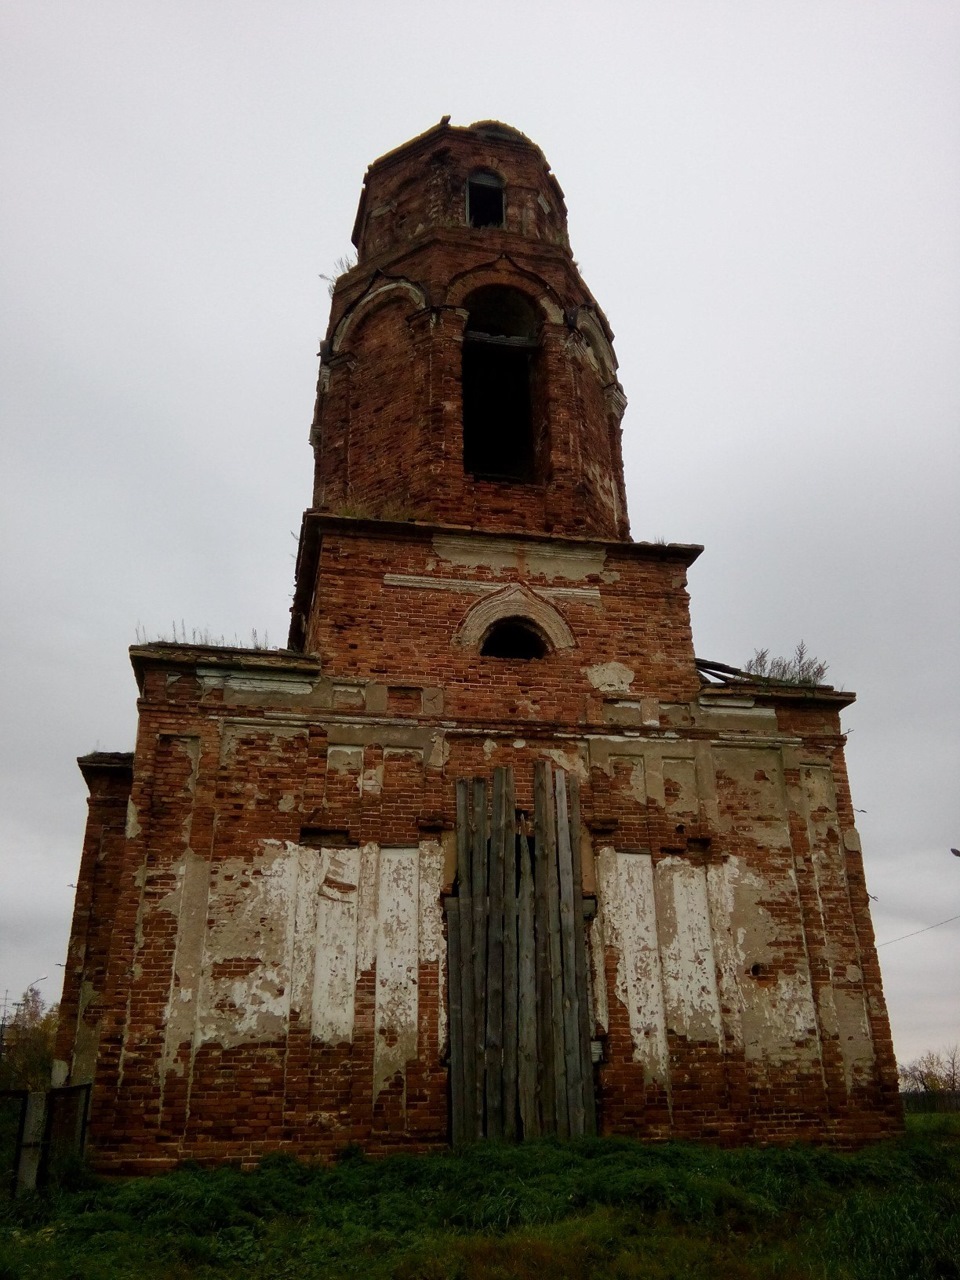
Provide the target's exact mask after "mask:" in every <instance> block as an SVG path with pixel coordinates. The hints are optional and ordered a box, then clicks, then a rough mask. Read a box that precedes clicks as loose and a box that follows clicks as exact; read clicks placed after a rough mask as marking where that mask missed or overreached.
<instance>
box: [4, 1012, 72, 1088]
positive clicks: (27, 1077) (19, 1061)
mask: <svg viewBox="0 0 960 1280" xmlns="http://www.w3.org/2000/svg"><path fill="white" fill-rule="evenodd" d="M57 1009H58V1006H57V1005H55V1004H54V1005H51V1006H50V1007H49V1008H48V1007H47V1006H46V1004H45V1003H44V1000H43V996H41V994H40V992H39V991H38V990H37V988H36V987H27V989H26V991H25V992H24V993H23V995H22V996H21V997H20V1000H19V1002H18V1004H17V1005H16V1010H17V1011H16V1013H15V1014H14V1015H13V1017H12V1018H11V1019H10V1021H9V1022H7V1024H6V1026H5V1027H4V1029H3V1041H2V1044H0V1089H32V1090H39V1089H46V1088H48V1087H49V1085H50V1071H51V1068H52V1067H53V1055H54V1045H55V1042H56V1036H57Z"/></svg>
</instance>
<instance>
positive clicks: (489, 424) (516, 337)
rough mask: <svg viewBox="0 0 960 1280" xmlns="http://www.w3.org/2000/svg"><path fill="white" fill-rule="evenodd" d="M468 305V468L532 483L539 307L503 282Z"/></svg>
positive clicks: (465, 385) (477, 294)
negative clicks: (533, 394)
mask: <svg viewBox="0 0 960 1280" xmlns="http://www.w3.org/2000/svg"><path fill="white" fill-rule="evenodd" d="M465 305H466V307H467V313H468V314H467V325H466V331H465V333H464V336H463V380H462V381H463V467H464V470H465V471H468V472H470V473H471V474H472V475H475V476H480V477H483V478H485V479H490V480H513V481H521V482H522V481H528V482H529V481H532V480H533V479H535V471H536V467H535V462H536V459H535V449H534V435H533V396H532V384H533V375H534V365H535V363H536V355H537V348H538V344H539V339H538V332H539V315H538V313H537V309H536V307H535V306H534V305H533V303H532V302H531V301H530V299H529V298H527V297H526V296H525V295H524V294H522V293H520V291H519V290H517V289H510V288H506V287H504V286H502V285H487V286H486V287H484V288H482V289H477V290H476V291H475V292H474V293H472V294H470V296H469V297H468V298H467V299H466V302H465Z"/></svg>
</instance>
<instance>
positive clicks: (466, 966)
mask: <svg viewBox="0 0 960 1280" xmlns="http://www.w3.org/2000/svg"><path fill="white" fill-rule="evenodd" d="M470 818H471V815H470V783H469V782H468V781H467V779H466V778H458V779H457V889H458V893H459V898H458V903H459V906H458V910H457V922H458V926H459V937H458V941H459V944H460V963H459V972H456V970H455V969H454V965H453V956H452V954H451V957H450V986H451V990H452V988H453V983H454V980H456V981H457V982H458V983H459V984H460V1007H461V1030H460V1035H461V1060H462V1063H463V1098H464V1102H463V1120H462V1141H463V1142H472V1141H473V1140H474V1139H475V1138H477V1137H479V1134H478V1132H477V1122H476V1113H477V1108H476V1105H475V1099H476V1096H477V1040H476V1016H475V1014H474V969H473V964H474V954H473V894H472V892H471V868H470V856H471V851H472V850H471V838H470V832H471V821H470ZM450 1034H451V1037H452V1035H453V1027H452V1023H451V1032H450Z"/></svg>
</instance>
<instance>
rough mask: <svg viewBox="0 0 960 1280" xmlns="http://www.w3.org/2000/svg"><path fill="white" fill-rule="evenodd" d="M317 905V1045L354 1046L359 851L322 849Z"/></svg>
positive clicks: (313, 1023)
mask: <svg viewBox="0 0 960 1280" xmlns="http://www.w3.org/2000/svg"><path fill="white" fill-rule="evenodd" d="M322 853H323V878H322V880H321V882H320V885H319V889H318V894H317V901H316V934H315V943H314V980H313V1009H312V1018H311V1027H312V1031H313V1036H314V1039H315V1040H320V1041H321V1042H322V1043H323V1044H328V1045H336V1044H344V1043H350V1042H352V1041H353V1025H354V1000H355V995H356V988H357V897H358V886H359V883H360V850H359V849H324V850H323V851H322Z"/></svg>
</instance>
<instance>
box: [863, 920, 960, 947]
mask: <svg viewBox="0 0 960 1280" xmlns="http://www.w3.org/2000/svg"><path fill="white" fill-rule="evenodd" d="M954 920H960V916H949V917H948V918H947V919H946V920H938V921H937V923H936V924H928V925H927V926H926V927H925V928H923V929H914V931H913V933H902V934H901V935H900V937H899V938H888V939H887V940H886V942H878V943H877V948H878V949H879V948H880V947H889V946H890V944H891V942H903V940H904V938H915V937H916V936H917V934H918V933H929V932H930V930H931V929H939V928H940V926H941V925H942V924H952V923H953V921H954Z"/></svg>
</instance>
